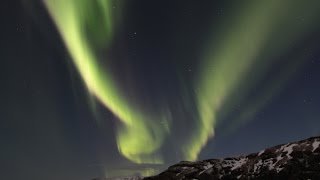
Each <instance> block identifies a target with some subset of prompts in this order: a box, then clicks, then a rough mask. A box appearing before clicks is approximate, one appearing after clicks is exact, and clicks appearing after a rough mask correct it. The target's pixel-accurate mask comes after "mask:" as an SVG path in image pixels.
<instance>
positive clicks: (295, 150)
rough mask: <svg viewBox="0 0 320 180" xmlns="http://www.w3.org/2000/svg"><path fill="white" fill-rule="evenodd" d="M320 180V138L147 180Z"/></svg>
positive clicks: (186, 165) (177, 168) (182, 167)
mask: <svg viewBox="0 0 320 180" xmlns="http://www.w3.org/2000/svg"><path fill="white" fill-rule="evenodd" d="M189 179H190V180H215V179H310V180H317V179H319V180H320V137H312V138H309V139H306V140H302V141H298V142H293V143H288V144H282V145H278V146H275V147H272V148H268V149H265V150H262V151H260V152H258V153H253V154H249V155H247V156H240V157H231V158H224V159H209V160H203V161H198V162H187V161H183V162H180V163H178V164H176V165H173V166H170V167H169V168H168V169H167V170H166V171H164V172H162V173H160V174H159V175H157V176H153V177H147V178H144V180H189Z"/></svg>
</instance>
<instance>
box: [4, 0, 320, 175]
mask: <svg viewBox="0 0 320 180" xmlns="http://www.w3.org/2000/svg"><path fill="white" fill-rule="evenodd" d="M319 5H320V4H319V2H317V1H310V2H302V1H301V2H300V1H290V0H283V1H277V0H270V1H243V2H239V1H234V2H231V1H230V2H225V1H201V2H194V1H191V0H190V1H189V0H187V1H184V2H178V1H152V2H149V1H146V0H139V1H123V0H39V1H35V2H34V3H29V2H27V1H26V0H19V2H17V3H12V4H8V10H6V11H4V13H6V14H7V15H6V16H4V17H12V18H13V19H12V20H6V21H4V22H5V23H6V24H7V25H6V26H4V28H3V30H2V34H4V35H5V37H4V39H3V42H5V44H7V45H6V46H5V48H2V51H3V54H4V55H3V59H4V61H3V62H4V63H3V70H2V73H3V76H2V78H3V87H4V88H2V90H1V92H2V93H1V94H2V96H3V98H2V99H3V100H4V102H5V103H4V104H3V108H2V109H3V110H4V111H3V112H1V114H2V115H1V116H0V118H1V117H2V118H1V119H4V121H3V122H2V123H3V125H2V127H3V128H4V129H3V130H2V133H3V135H2V137H4V141H3V142H6V144H8V146H6V148H3V149H4V150H3V153H2V155H3V159H4V161H3V162H9V161H10V159H9V157H17V160H16V161H15V163H14V164H13V163H8V164H9V165H8V168H9V169H10V170H11V169H12V170H11V171H9V170H8V174H10V173H9V172H12V171H19V172H21V173H18V174H26V176H27V177H30V178H31V177H32V179H50V178H51V179H66V178H68V179H81V178H82V179H85V178H86V179H88V178H89V179H90V178H93V177H96V176H108V177H110V176H119V175H128V174H129V175H132V174H142V175H152V174H154V173H157V172H159V171H161V170H163V168H164V167H166V166H168V165H170V164H173V163H176V162H178V161H181V160H198V159H207V158H212V157H221V156H230V155H238V154H241V153H249V152H254V151H257V150H259V149H262V148H265V147H268V146H270V145H273V144H278V143H282V142H283V141H286V142H287V141H291V140H292V141H294V140H296V138H305V137H307V136H313V135H319V133H320V128H319V127H320V121H319V118H320V113H319V112H320V111H319V107H320V95H319V90H320V85H319V83H318V82H319V79H320V49H319V47H320V46H319V42H320V41H319V40H320V36H319V35H320V21H319V19H320V11H319V10H318V9H319V8H318V6H319ZM16 12H18V13H16ZM2 96H1V97H2ZM283 129H286V131H285V132H284V131H283ZM20 149H24V150H23V152H20ZM53 150H54V151H53ZM1 157H2V156H1ZM30 161H33V162H32V163H30ZM48 161H50V162H52V163H50V165H46V162H48ZM29 163H30V165H29ZM15 164H17V165H15ZM60 166H61V167H60ZM42 168H43V169H44V170H43V171H42V172H41V173H39V175H34V174H33V173H32V172H34V171H35V169H42ZM64 169H66V170H67V171H68V173H67V172H65V171H64ZM26 172H31V173H26ZM69 172H70V173H69ZM11 174H12V173H11ZM50 174H55V175H53V176H50ZM17 177H23V176H22V175H21V176H19V175H17ZM17 179H19V178H17ZM27 179H28V178H27Z"/></svg>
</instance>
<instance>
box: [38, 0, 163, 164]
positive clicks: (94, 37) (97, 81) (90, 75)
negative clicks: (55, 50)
mask: <svg viewBox="0 0 320 180" xmlns="http://www.w3.org/2000/svg"><path fill="white" fill-rule="evenodd" d="M44 2H45V5H46V7H47V9H48V11H49V13H50V15H51V16H52V18H53V20H54V22H55V23H56V26H57V28H58V30H59V32H60V35H61V36H62V39H63V41H64V43H65V46H66V47H67V49H68V50H69V53H70V54H71V57H72V59H73V62H74V64H75V66H76V68H77V70H78V71H79V74H80V75H81V77H82V79H83V80H84V82H85V84H86V86H87V88H88V89H89V91H90V93H92V94H93V95H95V96H96V97H97V98H98V99H99V100H100V101H101V102H102V103H103V104H104V105H105V106H106V107H107V108H108V109H109V110H110V111H112V112H113V113H114V114H115V115H116V116H117V117H118V118H119V119H120V120H121V121H122V122H123V124H124V125H123V126H122V127H121V128H120V129H119V131H118V132H117V143H118V149H119V151H120V153H121V154H123V155H124V156H125V157H126V158H128V159H129V160H131V161H133V162H135V163H160V162H161V158H160V157H158V156H156V155H154V153H155V151H157V149H158V148H159V147H160V146H161V144H162V142H163V138H164V129H161V127H159V126H157V125H156V124H154V123H152V121H150V120H151V119H149V117H146V115H145V114H143V113H142V112H141V111H139V110H138V109H134V108H133V107H134V106H132V105H130V104H129V102H128V101H127V100H126V99H125V98H124V97H123V96H122V95H121V94H120V90H119V89H118V88H117V86H116V83H115V82H114V81H113V80H112V77H111V74H109V73H108V72H107V71H106V70H105V69H103V68H102V67H101V66H100V64H99V63H98V57H97V55H96V54H95V51H96V50H97V49H99V46H101V45H104V46H105V45H106V44H107V43H108V42H110V41H111V39H112V36H113V35H114V32H113V25H114V22H113V18H112V11H111V10H112V4H111V2H110V1H109V0H46V1H44ZM103 43H104V44H103Z"/></svg>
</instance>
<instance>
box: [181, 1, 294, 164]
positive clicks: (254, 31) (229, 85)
mask: <svg viewBox="0 0 320 180" xmlns="http://www.w3.org/2000/svg"><path fill="white" fill-rule="evenodd" d="M250 2H251V4H247V5H246V6H245V7H246V8H245V10H244V11H243V12H241V13H238V14H237V15H238V16H234V17H233V18H234V19H233V20H230V21H227V22H228V23H226V24H227V26H226V27H224V28H222V29H223V30H222V33H221V34H220V36H219V38H218V40H217V41H215V42H212V43H211V44H210V46H209V47H208V50H207V52H206V53H205V54H206V55H205V56H204V62H203V63H202V66H201V68H200V69H201V73H200V75H199V77H198V79H197V81H198V82H197V83H196V84H197V87H198V88H199V91H198V93H197V95H196V99H197V100H196V102H197V107H198V111H199V116H200V117H199V118H200V120H199V121H198V123H197V128H195V131H194V132H193V133H192V137H191V138H190V140H189V142H188V143H187V144H186V145H185V146H184V147H183V153H184V156H185V158H186V159H189V160H196V159H197V157H198V155H199V153H200V151H201V149H202V148H203V146H205V144H206V143H207V141H208V140H209V138H210V137H212V136H213V135H214V128H215V125H216V116H217V113H219V111H220V110H221V109H220V108H221V106H222V105H223V104H224V103H225V101H226V100H227V98H228V97H229V96H230V95H231V94H232V93H233V92H234V91H237V89H240V87H241V84H242V83H243V82H245V81H246V79H245V77H246V76H247V75H248V73H250V68H252V65H253V63H254V62H255V61H256V60H257V59H256V58H257V57H258V55H259V53H260V52H261V51H262V50H263V47H264V45H265V43H266V41H267V40H268V38H269V35H270V33H271V32H272V30H273V28H274V26H275V25H276V23H277V16H278V15H279V13H281V12H280V11H279V7H281V6H283V5H284V4H285V3H284V2H282V1H274V0H270V1H250ZM286 2H288V1H286Z"/></svg>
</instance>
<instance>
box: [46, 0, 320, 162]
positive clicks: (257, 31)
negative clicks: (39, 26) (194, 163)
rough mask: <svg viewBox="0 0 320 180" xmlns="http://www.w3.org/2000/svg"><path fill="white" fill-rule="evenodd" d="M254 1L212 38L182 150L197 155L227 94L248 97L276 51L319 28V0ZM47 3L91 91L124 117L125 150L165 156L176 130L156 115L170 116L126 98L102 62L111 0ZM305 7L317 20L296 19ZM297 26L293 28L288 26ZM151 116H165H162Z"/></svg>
mask: <svg viewBox="0 0 320 180" xmlns="http://www.w3.org/2000/svg"><path fill="white" fill-rule="evenodd" d="M246 2H247V3H242V2H241V3H242V5H240V6H239V7H240V9H241V8H243V9H242V11H239V12H238V11H235V12H236V13H235V15H237V16H230V17H226V20H225V21H224V22H226V23H225V24H222V25H221V26H219V27H218V28H219V29H220V31H219V32H220V33H218V34H217V35H216V37H218V38H214V39H215V40H209V41H210V42H209V43H208V44H209V45H208V47H207V49H205V50H204V52H205V53H203V62H201V66H200V71H201V72H199V74H198V77H197V78H196V80H197V82H196V83H195V87H198V89H199V91H197V94H196V105H197V108H198V109H197V110H198V114H199V120H198V121H197V122H196V127H195V128H194V129H193V130H192V131H190V134H191V137H189V139H188V140H187V143H186V144H184V145H182V152H183V155H184V158H185V159H187V160H196V159H197V158H198V155H199V153H200V152H201V150H202V148H203V147H204V146H205V145H206V143H207V141H208V140H209V139H210V137H212V136H213V135H214V129H215V128H216V126H217V117H218V116H219V113H221V111H223V110H224V109H222V108H223V107H224V105H225V104H226V103H227V101H228V100H229V99H230V98H231V97H232V96H233V95H234V94H235V93H236V94H237V97H238V98H239V99H240V100H241V97H242V96H243V97H244V96H246V95H247V94H248V93H249V92H250V88H251V87H253V86H254V85H255V84H257V81H258V80H259V77H262V76H263V75H264V74H265V73H266V71H267V69H270V68H271V66H272V63H273V60H272V58H274V56H277V55H279V54H281V53H283V52H285V51H286V50H287V48H288V46H289V44H290V43H293V42H295V41H298V40H299V38H300V37H301V36H302V34H303V32H305V31H306V30H308V29H309V28H310V27H313V26H311V25H312V23H313V22H314V20H315V19H316V18H315V17H318V15H319V13H317V7H318V6H313V7H311V5H310V4H309V5H308V4H306V3H305V4H303V2H301V3H299V2H295V1H291V0H282V1H279V0H266V1H246ZM238 3H239V2H238ZM45 4H46V6H47V8H48V11H49V13H50V15H51V16H52V18H53V20H54V21H55V23H56V25H57V27H58V30H59V32H60V34H61V36H62V39H63V41H64V43H65V45H66V47H67V49H68V50H69V53H70V55H71V57H72V59H73V62H74V64H75V66H76V68H77V70H78V71H79V74H80V76H81V77H82V79H83V81H84V83H85V84H86V86H87V88H88V89H89V91H90V93H91V94H93V95H94V96H95V97H96V98H97V99H99V101H100V102H101V103H102V104H103V105H104V106H105V107H107V108H108V109H109V110H110V111H111V112H112V113H113V114H114V115H115V116H117V117H118V118H119V119H120V120H121V121H122V123H123V126H121V127H120V128H119V130H118V132H117V136H116V138H117V143H118V149H119V152H120V153H121V154H122V155H123V156H125V157H126V158H128V159H129V160H131V161H132V162H135V163H162V158H161V156H160V155H159V153H158V150H159V148H160V147H161V146H162V145H163V143H164V139H165V137H166V136H167V135H168V134H169V131H170V130H169V126H168V125H166V126H162V125H159V124H157V123H156V122H160V121H162V122H167V118H165V116H164V115H163V114H161V115H158V116H151V115H147V114H146V113H145V112H143V111H142V110H140V109H137V108H135V106H134V105H133V104H130V102H129V101H128V100H127V99H125V98H124V96H123V94H122V93H121V91H120V89H119V88H118V87H117V84H116V83H115V81H114V80H113V79H112V75H111V74H109V73H108V70H106V69H105V68H103V67H101V66H100V65H99V63H98V57H97V55H96V51H97V50H99V48H101V49H103V48H104V47H106V46H107V45H109V44H111V42H112V38H113V36H114V35H115V31H114V29H115V27H114V26H115V23H116V22H115V20H114V18H113V14H114V13H113V12H112V5H111V3H110V1H108V0H46V1H45ZM236 9H239V8H238V7H237V8H236ZM301 9H302V10H301ZM303 10H304V11H308V13H309V15H310V16H309V17H308V19H309V20H308V21H307V20H306V21H304V22H302V24H299V23H296V24H295V22H294V21H295V20H292V19H290V17H291V15H292V13H293V12H294V13H299V11H303ZM286 26H287V27H286ZM289 27H290V28H291V29H290V30H289V31H288V29H289ZM283 30H285V31H283ZM274 38H278V39H280V38H282V41H281V42H279V43H278V44H276V45H274V43H273V42H270V41H271V40H272V39H274ZM270 39H271V40H270ZM270 44H272V45H271V46H272V48H270ZM266 52H273V53H271V54H269V55H268V58H270V61H266V62H261V63H260V61H259V59H260V58H261V56H262V54H263V55H265V54H268V53H266ZM257 64H258V67H256V65H257ZM299 64H300V63H297V66H299ZM252 68H260V69H261V72H260V73H259V74H257V75H255V76H257V78H256V79H254V78H252V79H250V82H247V81H248V79H247V78H248V77H250V72H251V69H252ZM295 68H296V67H292V69H295ZM289 72H290V73H289ZM291 73H293V71H292V70H288V74H286V75H284V77H282V78H281V77H280V78H279V79H287V78H286V77H288V76H289V74H291ZM283 81H285V80H283ZM283 83H284V82H282V81H281V83H280V82H279V83H275V86H277V87H274V88H276V89H279V87H280V86H281V84H283ZM271 89H273V87H272V88H271ZM275 91H278V90H272V91H270V92H271V93H269V94H268V93H267V94H266V93H264V94H265V97H266V98H264V97H263V98H261V99H257V101H256V102H255V103H253V104H254V106H256V107H254V108H253V110H250V112H256V111H257V108H261V107H262V106H264V104H265V101H266V99H267V98H269V97H272V94H273V93H274V92H275ZM262 94H263V93H262ZM249 114H250V113H249ZM245 116H246V115H245ZM250 116H252V115H250ZM151 117H152V118H154V117H160V119H157V120H159V121H155V120H153V119H152V118H151ZM240 119H242V118H240ZM151 120H152V121H151ZM241 121H243V122H245V121H246V120H245V119H242V120H241ZM239 123H240V122H239ZM146 144H147V145H148V146H146Z"/></svg>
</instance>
